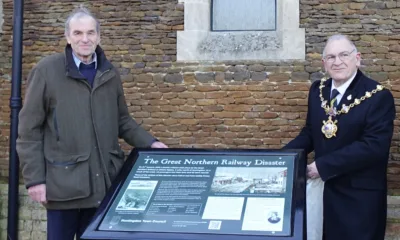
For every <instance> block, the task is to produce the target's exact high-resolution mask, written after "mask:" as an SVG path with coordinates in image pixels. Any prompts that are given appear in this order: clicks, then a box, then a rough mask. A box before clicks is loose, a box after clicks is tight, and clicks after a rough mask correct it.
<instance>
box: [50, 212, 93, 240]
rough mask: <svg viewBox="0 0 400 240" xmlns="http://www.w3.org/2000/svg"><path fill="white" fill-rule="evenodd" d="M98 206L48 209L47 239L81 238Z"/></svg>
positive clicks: (66, 239)
mask: <svg viewBox="0 0 400 240" xmlns="http://www.w3.org/2000/svg"><path fill="white" fill-rule="evenodd" d="M95 212H96V208H84V209H69V210H49V209H48V210H47V240H74V237H75V235H76V240H80V237H81V235H82V234H83V232H84V231H85V229H86V227H87V226H88V225H89V223H90V220H91V219H92V217H93V215H94V214H95Z"/></svg>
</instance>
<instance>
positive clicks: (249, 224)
mask: <svg viewBox="0 0 400 240" xmlns="http://www.w3.org/2000/svg"><path fill="white" fill-rule="evenodd" d="M284 207H285V199H284V198H248V199H247V203H246V209H245V212H244V218H243V225H242V230H245V231H271V232H274V231H277V232H278V231H282V229H283V213H284Z"/></svg>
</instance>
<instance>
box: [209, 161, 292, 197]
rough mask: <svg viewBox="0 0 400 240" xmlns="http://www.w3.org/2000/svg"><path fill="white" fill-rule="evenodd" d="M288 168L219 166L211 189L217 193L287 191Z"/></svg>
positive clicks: (278, 192)
mask: <svg viewBox="0 0 400 240" xmlns="http://www.w3.org/2000/svg"><path fill="white" fill-rule="evenodd" d="M286 174H287V168H279V167H270V168H267V167H265V168H256V167H217V169H216V172H215V176H214V178H213V182H212V185H211V191H212V192H215V193H261V194H263V193H275V194H281V193H285V192H286V181H287V177H286Z"/></svg>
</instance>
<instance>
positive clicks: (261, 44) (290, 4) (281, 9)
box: [177, 0, 305, 62]
mask: <svg viewBox="0 0 400 240" xmlns="http://www.w3.org/2000/svg"><path fill="white" fill-rule="evenodd" d="M179 2H181V3H184V9H185V10H184V11H185V15H184V26H185V30H184V31H178V33H177V34H178V35H177V61H186V62H190V61H235V60H277V61H279V60H304V59H305V30H304V29H303V28H299V14H300V11H299V0H277V1H276V7H277V9H276V17H277V19H276V20H277V21H276V23H277V24H276V31H232V32H229V31H223V32H212V31H211V29H210V26H211V22H210V21H211V15H210V14H211V0H179Z"/></svg>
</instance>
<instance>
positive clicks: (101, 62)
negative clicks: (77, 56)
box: [65, 44, 113, 79]
mask: <svg viewBox="0 0 400 240" xmlns="http://www.w3.org/2000/svg"><path fill="white" fill-rule="evenodd" d="M95 52H96V56H97V70H98V71H100V72H104V71H106V70H109V69H111V68H112V67H113V66H112V64H111V63H110V62H109V61H108V60H107V58H106V55H105V54H104V51H103V49H102V48H101V47H100V46H97V47H96V50H95ZM65 70H66V75H67V76H68V77H72V78H76V79H84V77H83V76H82V74H81V73H80V72H79V69H78V67H77V66H76V63H75V61H74V57H73V56H72V47H71V45H70V44H67V46H66V47H65Z"/></svg>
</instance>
